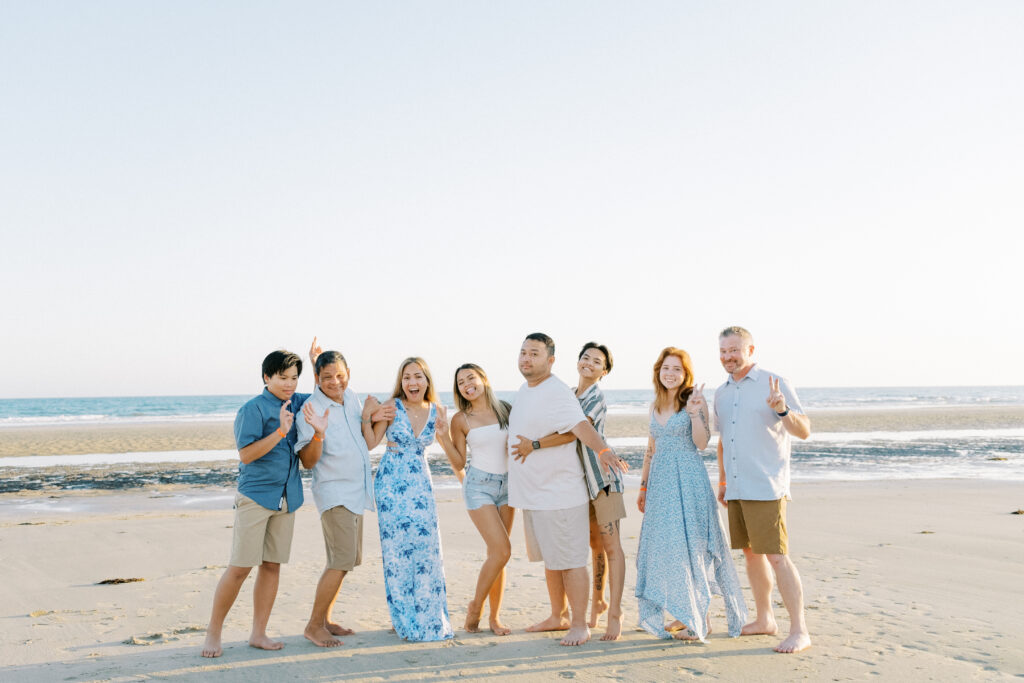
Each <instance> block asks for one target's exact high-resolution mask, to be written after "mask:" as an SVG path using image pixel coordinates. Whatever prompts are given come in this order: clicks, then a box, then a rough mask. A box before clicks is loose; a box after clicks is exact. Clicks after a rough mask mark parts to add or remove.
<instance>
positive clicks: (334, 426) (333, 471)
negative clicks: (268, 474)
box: [295, 387, 373, 515]
mask: <svg viewBox="0 0 1024 683" xmlns="http://www.w3.org/2000/svg"><path fill="white" fill-rule="evenodd" d="M308 400H309V401H310V402H311V404H312V406H313V410H314V411H316V414H317V415H323V414H324V410H326V409H327V408H330V409H331V413H330V415H328V416H327V430H326V431H325V432H324V443H323V452H322V454H321V455H320V460H319V461H317V463H316V465H314V466H313V486H312V489H313V500H314V501H315V502H316V509H317V510H318V511H319V512H320V514H321V515H322V514H323V513H324V512H325V511H327V510H330V509H331V508H333V507H337V506H339V505H344V506H345V507H346V508H348V509H349V511H350V512H353V513H355V514H357V515H361V514H363V510H373V482H372V480H371V478H370V452H369V451H368V450H367V448H366V440H365V439H363V425H362V417H363V407H362V405H361V404H360V403H359V397H358V396H356V393H355V392H354V391H352V390H351V389H346V390H345V403H344V404H341V403H336V402H335V401H334V400H333V399H331V398H328V397H327V395H326V394H324V392H322V391H320V387H317V388H316V389H315V390H314V391H313V395H312V396H310V397H309V399H308ZM295 425H296V427H297V428H298V436H299V439H298V442H297V443H296V444H295V453H296V454H297V453H298V452H299V451H300V450H302V449H303V447H304V446H305V445H306V444H308V443H309V442H310V441H312V440H313V427H311V426H310V425H309V423H308V422H306V420H305V418H304V417H303V416H302V415H301V414H299V415H296V416H295Z"/></svg>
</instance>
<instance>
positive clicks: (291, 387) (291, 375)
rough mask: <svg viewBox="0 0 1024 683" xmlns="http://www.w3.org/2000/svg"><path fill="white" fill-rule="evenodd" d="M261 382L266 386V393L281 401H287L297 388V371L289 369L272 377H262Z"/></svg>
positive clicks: (293, 368) (292, 368) (296, 369)
mask: <svg viewBox="0 0 1024 683" xmlns="http://www.w3.org/2000/svg"><path fill="white" fill-rule="evenodd" d="M263 382H264V383H265V384H266V385H267V391H269V392H270V393H271V394H273V395H274V396H275V397H277V398H279V399H281V400H282V401H287V400H288V399H290V398H291V397H292V394H294V393H295V389H296V387H298V386H299V370H298V368H295V367H291V368H286V369H284V370H282V371H281V372H278V373H275V374H273V375H263Z"/></svg>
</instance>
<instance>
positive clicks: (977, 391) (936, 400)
mask: <svg viewBox="0 0 1024 683" xmlns="http://www.w3.org/2000/svg"><path fill="white" fill-rule="evenodd" d="M797 393H798V394H799V396H800V401H801V402H802V403H803V405H804V408H805V409H807V410H913V409H918V408H941V407H953V406H1024V386H998V387H838V388H822V387H798V388H797ZM705 394H706V395H707V396H708V398H709V399H710V398H711V396H712V395H713V394H714V389H713V388H708V389H707V390H706V392H705ZM375 395H376V396H378V397H379V398H382V399H383V398H385V397H386V396H388V395H389V394H388V392H375ZM497 395H498V397H499V398H503V399H505V400H508V401H511V400H512V398H513V397H514V396H515V392H514V391H499V392H497ZM251 397H252V396H251V395H250V394H239V395H225V396H120V397H98V398H5V399H0V428H3V427H16V426H47V425H58V424H117V423H125V422H194V421H197V420H198V421H212V422H218V421H230V420H232V419H234V417H235V413H236V412H237V410H238V408H239V406H241V405H242V404H243V403H245V402H246V401H247V400H249V399H250V398H251ZM605 397H606V399H607V401H608V411H609V412H610V413H614V414H621V415H628V414H635V415H642V414H644V413H646V412H647V407H648V405H649V404H650V402H651V399H652V398H653V397H654V392H653V391H652V390H650V389H613V390H607V391H605ZM441 401H442V402H443V403H445V404H446V405H447V406H449V407H453V406H454V405H455V403H454V400H453V398H452V393H451V392H450V391H449V392H441Z"/></svg>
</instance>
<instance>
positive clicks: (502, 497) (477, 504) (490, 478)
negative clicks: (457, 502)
mask: <svg viewBox="0 0 1024 683" xmlns="http://www.w3.org/2000/svg"><path fill="white" fill-rule="evenodd" d="M462 497H463V498H465V499H466V509H467V510H476V509H477V508H481V507H483V506H484V505H494V506H495V507H501V506H502V505H508V474H491V473H490V472H484V471H483V470H478V469H474V468H472V467H467V468H466V479H465V481H463V482H462Z"/></svg>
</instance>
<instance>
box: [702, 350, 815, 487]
mask: <svg viewBox="0 0 1024 683" xmlns="http://www.w3.org/2000/svg"><path fill="white" fill-rule="evenodd" d="M772 377H775V378H778V379H779V380H780V381H779V390H780V391H781V392H782V395H783V396H785V397H786V407H787V408H789V410H791V411H792V412H794V413H799V414H800V415H803V414H804V409H803V407H802V406H801V405H800V399H798V398H797V396H796V392H795V391H794V390H793V389H792V387H790V386H789V382H787V381H786V380H785V379H783V378H781V377H779V376H778V375H776V374H774V373H771V372H768V371H767V370H762V369H761V368H760V367H759V366H757V365H755V366H754V367H752V368H751V369H750V372H748V373H747V376H746V377H744V378H743V379H741V380H740V381H739V382H737V381H735V380H734V379H733V378H732V375H729V378H728V379H726V381H725V383H724V384H722V386H720V387H718V389H717V390H715V419H716V421H717V422H718V431H719V438H720V439H721V442H722V464H723V465H724V466H725V477H724V481H725V482H726V484H725V499H726V500H779V499H781V498H790V497H791V496H790V490H789V459H790V453H791V450H792V442H791V439H790V435H789V432H787V431H786V427H785V425H783V424H782V418H781V417H779V415H778V413H776V412H775V410H773V409H772V407H771V406H769V405H768V403H767V400H768V394H770V393H771V387H770V386H769V384H768V380H769V378H772Z"/></svg>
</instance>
